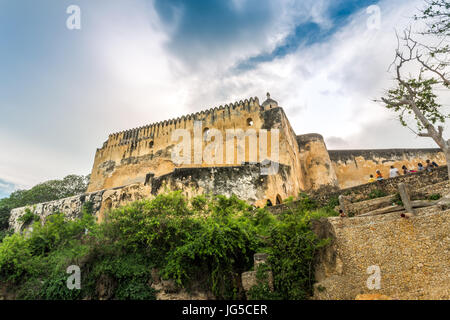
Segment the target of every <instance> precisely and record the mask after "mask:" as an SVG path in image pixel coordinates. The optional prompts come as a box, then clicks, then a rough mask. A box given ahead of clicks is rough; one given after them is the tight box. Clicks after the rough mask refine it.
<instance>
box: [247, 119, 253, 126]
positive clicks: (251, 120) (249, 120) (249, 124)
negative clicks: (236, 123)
mask: <svg viewBox="0 0 450 320" xmlns="http://www.w3.org/2000/svg"><path fill="white" fill-rule="evenodd" d="M247 125H248V126H249V127H252V126H253V119H252V118H248V119H247Z"/></svg>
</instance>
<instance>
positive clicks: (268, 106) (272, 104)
mask: <svg viewBox="0 0 450 320" xmlns="http://www.w3.org/2000/svg"><path fill="white" fill-rule="evenodd" d="M261 106H262V107H263V109H264V110H268V109H272V108H277V107H278V102H277V101H275V100H273V99H272V98H270V93H268V92H267V100H266V101H264V102H263V103H262V105H261Z"/></svg>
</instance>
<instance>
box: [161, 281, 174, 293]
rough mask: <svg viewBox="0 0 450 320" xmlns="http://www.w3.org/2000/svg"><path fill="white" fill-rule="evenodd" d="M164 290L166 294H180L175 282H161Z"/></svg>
mask: <svg viewBox="0 0 450 320" xmlns="http://www.w3.org/2000/svg"><path fill="white" fill-rule="evenodd" d="M161 285H162V290H163V291H164V292H165V293H176V292H178V287H177V284H176V283H175V281H174V280H171V279H169V280H161Z"/></svg>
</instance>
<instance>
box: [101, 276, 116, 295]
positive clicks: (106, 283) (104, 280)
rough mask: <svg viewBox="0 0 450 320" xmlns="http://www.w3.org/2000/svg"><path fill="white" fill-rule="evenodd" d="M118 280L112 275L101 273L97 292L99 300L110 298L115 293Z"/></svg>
mask: <svg viewBox="0 0 450 320" xmlns="http://www.w3.org/2000/svg"><path fill="white" fill-rule="evenodd" d="M115 289H116V282H115V281H114V279H112V278H111V277H110V276H107V275H101V276H100V278H99V279H98V280H97V285H96V293H97V297H98V299H99V300H109V299H111V298H112V296H113V295H114V291H115Z"/></svg>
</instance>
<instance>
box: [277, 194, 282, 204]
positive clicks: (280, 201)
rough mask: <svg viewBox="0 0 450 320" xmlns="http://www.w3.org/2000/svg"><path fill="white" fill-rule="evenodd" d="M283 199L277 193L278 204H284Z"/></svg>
mask: <svg viewBox="0 0 450 320" xmlns="http://www.w3.org/2000/svg"><path fill="white" fill-rule="evenodd" d="M282 203H283V200H282V199H281V196H280V195H279V194H277V204H282Z"/></svg>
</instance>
